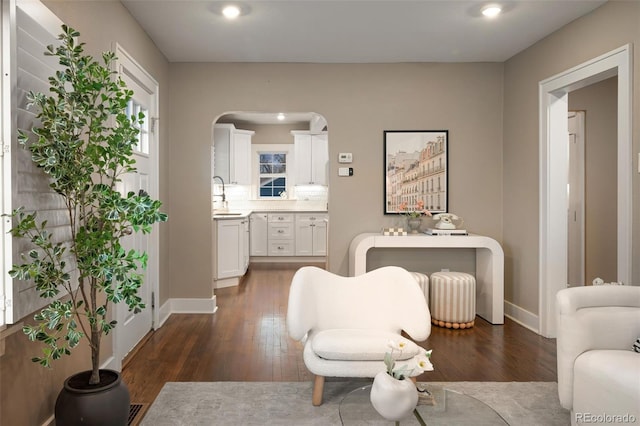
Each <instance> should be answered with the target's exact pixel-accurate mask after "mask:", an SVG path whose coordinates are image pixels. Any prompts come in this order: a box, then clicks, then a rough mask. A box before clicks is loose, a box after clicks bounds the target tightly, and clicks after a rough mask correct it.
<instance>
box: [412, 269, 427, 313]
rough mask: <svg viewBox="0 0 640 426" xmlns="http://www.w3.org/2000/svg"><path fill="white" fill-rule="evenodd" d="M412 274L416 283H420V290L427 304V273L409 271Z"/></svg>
mask: <svg viewBox="0 0 640 426" xmlns="http://www.w3.org/2000/svg"><path fill="white" fill-rule="evenodd" d="M409 273H410V274H411V275H413V278H414V279H415V280H416V282H417V283H418V285H420V290H422V292H423V293H424V300H426V301H427V306H429V276H428V275H427V274H423V273H422V272H409Z"/></svg>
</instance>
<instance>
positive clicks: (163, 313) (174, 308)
mask: <svg viewBox="0 0 640 426" xmlns="http://www.w3.org/2000/svg"><path fill="white" fill-rule="evenodd" d="M217 310H218V306H217V305H216V296H215V295H214V296H213V297H211V298H209V299H179V298H176V299H169V300H167V301H166V302H165V303H163V304H162V306H161V307H160V309H158V311H159V312H158V313H159V317H160V320H159V322H158V323H157V324H158V325H157V327H156V329H158V328H160V327H162V325H163V324H164V323H165V321H166V320H167V319H169V317H170V316H171V314H215V313H216V311H217Z"/></svg>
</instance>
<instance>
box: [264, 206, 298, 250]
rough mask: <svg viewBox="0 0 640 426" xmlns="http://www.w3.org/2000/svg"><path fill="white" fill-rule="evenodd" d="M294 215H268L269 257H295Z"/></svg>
mask: <svg viewBox="0 0 640 426" xmlns="http://www.w3.org/2000/svg"><path fill="white" fill-rule="evenodd" d="M293 223H294V214H293V213H269V214H268V224H267V229H268V233H267V235H268V237H267V238H268V241H269V246H268V247H269V251H268V253H267V255H268V256H293V255H294V243H295V241H294V239H293V235H294V228H293Z"/></svg>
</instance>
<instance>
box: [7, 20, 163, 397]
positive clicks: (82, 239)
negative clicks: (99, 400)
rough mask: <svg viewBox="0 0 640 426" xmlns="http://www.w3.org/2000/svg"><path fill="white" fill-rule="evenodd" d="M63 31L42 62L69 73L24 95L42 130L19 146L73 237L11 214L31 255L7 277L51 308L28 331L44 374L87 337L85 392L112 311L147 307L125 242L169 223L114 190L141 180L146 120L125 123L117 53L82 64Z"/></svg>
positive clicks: (77, 47)
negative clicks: (28, 283) (52, 61)
mask: <svg viewBox="0 0 640 426" xmlns="http://www.w3.org/2000/svg"><path fill="white" fill-rule="evenodd" d="M62 31H63V32H62V34H61V35H60V36H59V40H60V41H61V42H60V45H59V46H57V47H54V46H48V47H47V51H46V52H45V55H48V56H55V57H57V59H58V62H59V63H60V65H61V66H62V68H63V69H62V70H60V71H57V72H56V74H55V75H54V76H51V77H50V78H49V85H50V92H51V95H45V94H42V93H34V92H30V93H29V94H28V101H29V107H31V106H36V107H37V108H38V110H39V112H38V114H37V118H38V119H39V120H40V125H39V126H37V127H35V128H34V129H33V130H32V131H33V134H34V135H35V137H34V138H31V140H30V138H29V136H28V134H27V133H25V132H23V131H20V132H19V136H18V140H19V142H20V144H22V145H23V146H25V147H26V148H28V149H29V150H30V151H31V154H32V160H33V162H34V163H35V164H36V165H37V167H38V168H39V169H41V170H42V171H43V172H44V173H45V174H46V175H48V177H49V181H50V187H51V188H52V189H53V191H55V192H56V193H57V194H59V195H60V196H61V197H62V199H63V200H64V205H65V208H66V213H67V219H68V224H69V230H70V233H69V234H70V236H69V235H67V236H66V238H63V239H62V241H61V240H60V239H59V238H55V237H54V233H53V232H52V231H50V230H49V229H48V228H47V222H46V221H42V222H38V221H37V212H30V213H29V212H25V211H24V209H22V208H20V209H18V210H16V211H14V212H13V217H14V219H15V220H16V222H15V223H14V227H13V229H12V230H11V234H12V235H13V236H14V237H23V238H28V239H29V240H30V241H31V243H32V244H33V246H34V247H33V249H31V250H30V251H29V252H28V253H27V254H26V255H23V262H24V263H22V264H20V265H14V266H13V269H12V270H11V271H10V272H9V274H10V276H11V277H13V278H16V279H18V280H32V281H33V282H34V283H35V287H36V290H37V291H38V292H39V295H40V296H41V297H44V298H50V299H51V301H50V303H49V304H48V305H47V306H45V307H44V308H43V309H42V310H41V311H40V312H38V313H37V314H36V315H35V316H34V319H35V321H36V325H33V326H31V325H29V326H25V327H24V328H23V331H24V333H25V334H26V335H27V336H28V337H29V339H30V340H32V341H40V342H43V343H44V347H43V354H42V356H40V357H35V358H33V359H32V360H33V361H34V362H38V363H40V364H41V365H43V366H46V367H48V366H50V362H51V361H52V360H56V359H59V358H60V357H62V356H63V355H69V354H70V353H71V349H72V348H74V347H76V346H77V345H78V344H79V342H80V341H81V340H82V339H83V338H86V340H87V341H88V343H89V345H90V347H91V364H92V375H91V378H90V381H89V384H97V383H99V381H100V379H99V359H100V342H101V337H102V335H103V334H108V333H109V332H110V331H111V330H112V329H113V328H114V327H115V325H116V321H113V320H111V319H110V318H111V317H110V311H109V307H110V305H111V304H112V303H120V302H124V303H126V305H127V306H128V308H129V310H131V311H133V312H135V313H138V312H140V311H141V310H142V309H144V307H145V306H144V303H142V299H141V298H140V297H139V296H138V289H139V288H140V286H141V284H142V279H143V275H142V274H141V273H140V271H141V270H143V269H144V268H146V264H147V254H146V253H141V252H138V251H136V250H126V249H125V248H124V247H123V245H122V240H123V238H125V237H126V236H128V235H130V234H132V233H134V232H142V233H144V234H148V233H149V232H151V230H152V225H153V224H154V223H156V222H163V221H166V220H167V215H166V214H164V213H161V212H160V205H161V203H160V201H157V200H153V199H151V197H150V196H149V195H148V194H147V193H145V192H144V191H140V192H139V193H134V192H129V193H128V194H121V193H120V192H119V191H118V190H117V186H116V185H117V183H118V182H119V181H120V180H121V178H122V176H123V175H124V174H126V173H133V172H135V171H136V168H135V160H134V158H133V152H134V148H135V147H136V144H137V142H138V133H139V131H138V127H139V126H140V125H141V124H142V122H143V120H144V115H143V114H139V115H137V116H128V115H127V114H126V111H127V104H128V102H129V101H130V100H131V98H132V96H133V92H132V91H131V90H128V89H127V87H126V85H125V84H124V82H123V81H122V80H121V79H120V78H118V77H117V76H116V72H115V71H112V70H111V69H110V66H111V65H112V63H113V62H114V60H115V59H116V57H115V54H114V53H113V52H105V53H103V55H102V63H100V62H98V61H96V60H95V59H94V58H93V57H91V56H87V55H84V49H83V46H84V43H79V42H77V41H76V38H77V37H78V36H79V35H80V33H79V32H77V31H76V30H74V29H73V28H70V27H68V26H66V25H63V26H62ZM56 234H57V233H56ZM65 259H71V261H70V262H68V263H67V262H66V261H65ZM61 296H67V297H61Z"/></svg>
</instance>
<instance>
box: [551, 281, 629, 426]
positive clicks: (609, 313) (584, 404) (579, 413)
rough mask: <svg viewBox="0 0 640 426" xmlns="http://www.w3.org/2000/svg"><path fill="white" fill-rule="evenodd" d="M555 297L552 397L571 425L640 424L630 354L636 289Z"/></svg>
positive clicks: (573, 291)
mask: <svg viewBox="0 0 640 426" xmlns="http://www.w3.org/2000/svg"><path fill="white" fill-rule="evenodd" d="M556 297H557V312H558V316H557V319H558V321H557V325H558V336H557V357H558V394H559V397H560V404H561V405H562V406H563V407H564V408H566V409H568V410H571V424H572V425H576V424H579V423H590V424H611V423H622V422H624V423H629V421H624V419H623V418H622V417H617V416H627V417H626V418H627V419H628V418H629V417H635V419H636V420H635V421H640V353H636V352H634V351H633V350H632V346H633V342H634V341H635V339H637V338H638V337H640V287H633V286H618V285H606V286H597V287H591V286H589V287H572V288H567V289H564V290H561V291H559V292H558V293H557V296H556ZM613 420H620V421H613ZM631 423H633V422H631Z"/></svg>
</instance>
